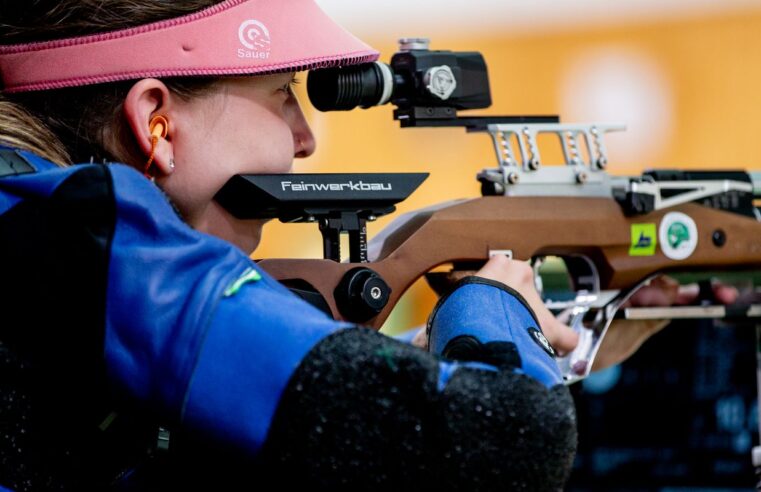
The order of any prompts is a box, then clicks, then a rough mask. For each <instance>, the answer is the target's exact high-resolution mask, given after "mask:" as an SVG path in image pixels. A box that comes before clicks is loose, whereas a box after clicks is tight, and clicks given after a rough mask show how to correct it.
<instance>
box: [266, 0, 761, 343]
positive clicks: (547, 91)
mask: <svg viewBox="0 0 761 492" xmlns="http://www.w3.org/2000/svg"><path fill="white" fill-rule="evenodd" d="M320 3H321V4H324V3H325V2H320ZM334 3H335V2H334ZM630 3H631V2H630ZM717 3H718V2H717ZM476 4H477V2H476ZM598 4H599V5H603V3H598ZM461 5H465V4H464V2H463V3H461ZM467 5H471V4H470V3H469V4H467ZM328 7H329V5H323V8H325V10H326V11H327V12H328V13H329V14H331V15H333V16H334V17H337V18H338V17H341V16H336V15H335V14H334V12H333V11H331V9H330V8H328ZM735 7H736V8H733V9H729V10H726V11H711V12H710V13H700V12H697V13H695V12H688V13H687V14H689V15H687V14H684V15H669V16H666V17H665V18H659V17H655V18H653V17H652V16H634V15H632V16H629V17H631V18H626V17H627V16H619V17H618V18H617V19H615V20H614V21H609V22H605V23H601V22H599V21H597V22H589V23H585V22H584V21H583V19H582V20H579V21H574V22H573V23H570V24H569V23H566V24H564V25H563V26H562V28H552V26H544V27H541V28H537V29H534V30H527V29H514V30H510V29H504V30H500V29H494V28H489V29H483V30H480V29H478V26H477V25H473V26H471V27H470V28H468V27H467V26H466V27H465V28H463V26H459V28H458V29H452V30H448V29H444V28H441V29H431V31H432V33H428V32H422V33H421V32H414V33H412V34H410V33H400V34H399V35H395V34H394V33H395V30H394V29H391V28H388V29H386V30H385V32H384V30H383V29H368V28H366V27H362V26H360V27H358V28H354V27H353V26H352V22H351V20H350V19H349V20H346V19H345V18H343V17H341V18H338V20H339V22H340V23H341V24H342V25H344V26H345V27H346V28H347V29H348V30H350V31H351V32H353V33H354V34H355V35H357V36H358V37H360V38H361V39H363V40H364V41H366V42H367V43H369V44H371V45H372V46H374V47H375V48H377V49H378V50H380V51H381V60H382V61H386V62H387V61H388V60H389V59H390V57H391V55H393V53H394V52H395V51H396V50H397V43H396V41H397V38H398V37H400V36H401V35H403V34H406V35H408V36H409V35H417V36H426V37H430V38H431V49H447V50H453V51H480V52H482V53H483V55H484V57H485V59H486V62H487V64H488V67H489V78H490V83H491V91H492V100H493V105H492V107H491V108H488V109H485V110H482V111H477V112H474V114H490V115H518V114H559V115H560V116H561V121H564V122H613V123H625V124H627V125H628V131H627V132H625V133H620V134H613V135H609V136H608V138H607V140H606V143H607V145H608V149H609V152H610V166H609V172H611V173H612V174H619V175H637V174H639V173H641V171H642V170H643V169H646V168H667V167H676V168H702V169H711V168H723V169H728V168H742V169H749V170H761V118H759V115H760V114H761V2H744V3H742V5H741V6H739V7H737V6H735ZM333 9H334V10H335V9H336V7H333ZM338 12H340V10H339V11H338ZM483 15H484V16H488V15H490V13H489V11H486V12H484V14H483ZM344 17H345V16H344ZM379 22H380V21H379ZM408 22H410V23H413V21H410V20H408ZM452 22H453V23H454V22H455V21H454V20H453V21H452ZM513 31H514V32H513ZM511 33H512V34H511ZM299 78H301V80H302V81H303V82H304V83H303V84H302V85H301V86H300V87H299V88H298V92H299V96H300V100H301V102H302V107H303V108H304V112H305V114H306V116H307V119H308V120H309V122H310V124H311V126H312V130H313V132H314V134H315V138H316V140H317V142H318V145H317V151H316V152H315V154H314V155H313V156H311V157H309V158H307V159H303V160H298V161H297V162H296V163H295V167H294V171H295V172H304V173H313V172H412V171H419V172H429V173H431V175H430V177H429V178H428V180H427V181H426V182H425V183H424V184H423V185H422V186H421V187H420V188H419V189H418V191H416V192H415V193H414V194H413V195H412V196H411V197H410V198H409V199H408V200H407V201H405V202H403V203H401V204H400V205H399V207H398V209H397V210H398V213H401V212H406V211H409V210H412V209H415V208H419V207H423V206H427V205H431V204H433V203H437V202H441V201H445V200H450V199H454V198H463V197H476V196H478V195H479V189H480V188H479V184H478V182H477V181H476V179H475V176H476V173H477V172H478V171H480V170H481V169H482V168H485V167H494V166H495V165H496V159H495V156H494V150H493V147H492V144H491V140H490V138H489V137H488V136H486V135H485V134H467V133H466V132H465V130H464V129H404V130H401V129H400V128H399V125H398V123H397V122H395V121H393V119H392V108H391V107H390V106H385V107H381V108H373V109H370V110H359V109H357V110H354V111H350V112H336V113H319V112H317V111H316V110H314V109H313V108H312V107H311V105H310V104H309V103H308V98H307V96H306V90H305V86H306V84H305V82H306V74H300V76H299ZM558 155H559V154H558ZM396 215H397V214H392V215H390V216H387V217H384V218H382V219H380V220H378V221H377V222H374V223H371V224H369V236H370V238H372V237H373V235H374V234H375V233H377V232H378V231H379V230H380V229H381V228H383V227H384V225H386V224H388V222H389V221H390V220H392V219H393V217H394V216H396ZM558 219H559V220H562V214H559V216H558ZM463 234H467V231H463ZM253 256H254V257H255V258H265V257H266V258H273V257H281V258H320V257H321V256H322V246H321V241H320V234H319V231H318V229H317V227H316V226H315V225H309V224H288V225H285V224H280V223H278V222H271V223H269V224H268V225H267V226H266V227H265V234H264V239H263V241H262V243H261V246H260V247H259V249H257V251H256V252H255V254H254V255H253ZM434 302H435V296H434V294H433V293H432V292H431V291H430V290H429V289H428V288H427V286H426V285H425V282H424V281H419V282H418V283H416V284H415V285H414V286H413V287H412V288H411V289H410V290H409V291H408V292H407V294H406V295H405V296H404V297H403V298H402V301H401V302H400V303H399V304H398V305H397V308H396V309H395V312H394V313H393V314H392V317H391V318H390V319H389V320H388V321H387V322H386V325H385V326H384V328H383V330H384V331H385V332H387V333H391V334H393V333H396V332H399V331H402V330H404V329H407V328H411V327H413V326H415V325H419V324H421V323H424V322H425V319H426V317H427V315H428V313H429V312H430V310H431V308H432V307H433V304H434Z"/></svg>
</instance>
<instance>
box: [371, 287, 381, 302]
mask: <svg viewBox="0 0 761 492" xmlns="http://www.w3.org/2000/svg"><path fill="white" fill-rule="evenodd" d="M370 297H372V298H373V299H376V300H377V299H380V297H381V290H380V287H373V288H372V289H370Z"/></svg>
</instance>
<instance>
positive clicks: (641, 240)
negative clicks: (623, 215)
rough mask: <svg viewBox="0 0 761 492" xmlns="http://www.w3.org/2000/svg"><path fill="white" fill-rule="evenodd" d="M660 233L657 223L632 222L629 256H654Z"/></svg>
mask: <svg viewBox="0 0 761 492" xmlns="http://www.w3.org/2000/svg"><path fill="white" fill-rule="evenodd" d="M657 237H658V235H657V234H656V232H655V224H632V242H631V245H630V246H629V256H653V255H654V254H655V245H656V244H657V243H658V241H657Z"/></svg>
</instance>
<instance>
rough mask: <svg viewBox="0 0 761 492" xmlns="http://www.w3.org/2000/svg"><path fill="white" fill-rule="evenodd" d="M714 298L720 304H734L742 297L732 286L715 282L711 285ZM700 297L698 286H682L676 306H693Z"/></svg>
mask: <svg viewBox="0 0 761 492" xmlns="http://www.w3.org/2000/svg"><path fill="white" fill-rule="evenodd" d="M711 290H712V292H713V297H714V299H715V300H716V302H717V303H719V304H732V303H734V302H736V301H737V298H738V297H739V296H740V292H739V291H738V290H737V289H736V288H735V287H733V286H731V285H726V284H723V283H721V282H715V283H713V284H712V285H711ZM699 296H700V286H699V285H698V284H689V285H682V286H680V288H679V293H678V296H677V299H676V301H675V304H678V305H687V304H692V303H694V302H695V301H697V300H698V297H699Z"/></svg>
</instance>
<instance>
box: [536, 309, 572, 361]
mask: <svg viewBox="0 0 761 492" xmlns="http://www.w3.org/2000/svg"><path fill="white" fill-rule="evenodd" d="M548 314H549V316H546V317H542V316H540V317H539V318H540V321H541V323H542V332H543V333H544V336H545V337H547V340H548V341H549V342H550V345H552V347H553V348H554V349H555V350H556V351H557V352H558V353H559V354H560V355H565V354H567V353H568V352H570V351H571V350H573V349H574V348H576V345H577V344H578V343H579V335H578V333H576V332H575V331H573V330H572V329H571V328H570V327H569V326H567V325H564V324H563V323H561V322H560V321H558V320H557V319H555V317H554V316H552V313H549V311H548Z"/></svg>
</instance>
